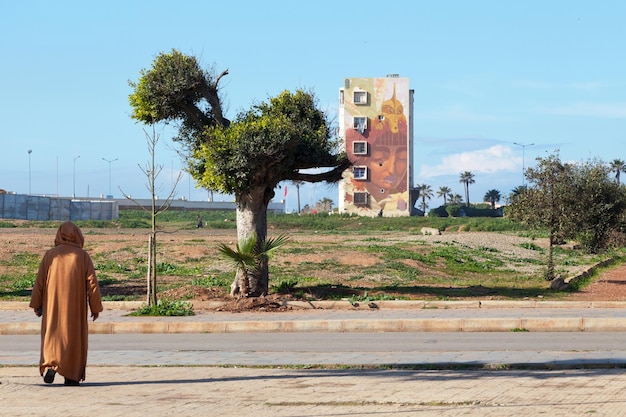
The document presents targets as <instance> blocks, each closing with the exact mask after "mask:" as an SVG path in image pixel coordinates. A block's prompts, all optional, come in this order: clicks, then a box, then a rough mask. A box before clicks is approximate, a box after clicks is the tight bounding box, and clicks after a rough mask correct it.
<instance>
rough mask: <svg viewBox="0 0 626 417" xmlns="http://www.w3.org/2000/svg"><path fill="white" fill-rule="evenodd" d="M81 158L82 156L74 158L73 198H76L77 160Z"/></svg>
mask: <svg viewBox="0 0 626 417" xmlns="http://www.w3.org/2000/svg"><path fill="white" fill-rule="evenodd" d="M78 158H80V155H78V156H75V157H74V174H73V176H74V178H73V180H72V198H75V197H76V160H77V159H78Z"/></svg>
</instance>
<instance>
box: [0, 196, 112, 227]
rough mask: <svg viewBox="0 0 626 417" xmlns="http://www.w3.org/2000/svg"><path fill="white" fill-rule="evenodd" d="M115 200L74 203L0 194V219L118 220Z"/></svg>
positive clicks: (64, 200)
mask: <svg viewBox="0 0 626 417" xmlns="http://www.w3.org/2000/svg"><path fill="white" fill-rule="evenodd" d="M118 217H119V207H118V203H117V201H114V200H73V199H71V198H60V197H43V196H34V195H24V194H0V218H2V219H15V220H62V221H66V220H72V221H74V220H115V219H117V218H118Z"/></svg>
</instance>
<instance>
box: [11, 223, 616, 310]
mask: <svg viewBox="0 0 626 417" xmlns="http://www.w3.org/2000/svg"><path fill="white" fill-rule="evenodd" d="M83 232H84V234H85V248H86V249H87V251H88V252H89V253H90V254H91V255H92V258H93V259H94V263H95V264H96V266H97V267H98V268H99V276H100V277H102V281H103V283H104V284H106V285H103V293H105V294H106V295H108V296H120V297H130V299H132V297H135V298H134V299H137V300H143V299H144V296H145V288H146V286H145V276H142V275H141V274H139V273H137V271H129V270H124V268H128V267H127V266H126V267H124V265H128V264H129V263H132V262H134V261H136V262H142V260H145V259H146V258H147V240H148V238H147V232H145V231H137V230H130V229H129V230H124V229H120V230H111V229H85V230H83ZM54 234H55V230H54V229H36V228H33V229H25V228H16V229H0V277H1V276H2V275H8V274H10V275H16V274H22V275H24V276H28V275H29V274H31V275H32V273H33V266H32V264H33V262H36V261H37V260H38V259H40V257H41V255H43V253H44V252H45V251H46V250H47V249H49V248H50V247H52V245H53V239H54ZM235 239H236V232H235V231H233V230H212V229H197V230H187V231H172V232H171V233H162V234H159V235H158V243H159V248H160V249H159V259H161V260H162V261H163V262H164V263H165V264H167V263H171V264H180V265H189V264H191V265H206V264H210V265H211V266H210V268H209V270H208V271H207V270H206V269H203V270H199V271H198V273H197V276H196V277H192V278H190V277H189V276H186V277H181V276H177V275H176V274H168V273H167V272H165V273H161V274H159V288H160V289H162V290H161V291H160V297H167V298H172V299H182V300H196V301H223V302H226V304H225V305H224V306H222V307H221V309H222V310H229V311H243V310H255V309H256V310H281V309H285V308H286V307H284V301H285V300H290V299H296V297H295V295H293V294H289V293H287V294H271V295H269V296H267V297H263V298H258V299H251V300H233V299H232V298H231V297H229V296H228V294H227V293H226V291H225V290H224V288H223V287H221V288H220V287H213V286H211V285H197V284H194V283H193V282H192V281H193V280H194V279H196V278H197V279H199V280H201V279H206V278H207V277H208V276H210V275H211V274H218V273H223V272H224V271H227V270H228V268H229V266H228V265H226V263H225V262H222V261H219V260H218V258H219V256H218V253H217V249H216V248H217V245H218V243H226V244H228V245H233V244H234V241H235ZM339 240H341V241H345V242H346V243H344V244H342V245H339V244H338V241H339ZM398 242H400V243H406V244H409V245H414V246H416V247H417V246H420V245H422V246H423V245H440V246H446V245H461V246H467V247H471V248H485V250H486V251H497V252H498V253H499V254H500V256H501V257H502V259H505V260H506V259H533V257H534V258H535V259H536V257H537V253H536V252H537V251H533V250H532V249H531V248H528V247H525V246H524V245H523V244H522V243H526V244H527V243H528V239H524V238H520V237H516V236H512V235H505V234H498V233H479V232H470V233H463V232H450V233H448V232H446V233H444V234H442V235H431V236H422V235H418V234H415V233H389V234H382V233H381V234H378V235H377V236H371V237H367V238H363V237H362V236H357V235H348V236H339V235H333V234H317V233H314V232H311V233H308V234H307V233H300V232H299V233H296V234H293V237H292V242H291V244H290V248H291V251H284V252H285V253H281V254H280V255H278V256H277V258H276V259H273V260H272V263H273V264H276V265H279V266H280V267H281V268H289V266H290V265H295V264H298V265H299V264H302V263H311V265H312V268H317V269H316V270H315V271H314V272H313V273H314V274H315V276H316V277H317V278H321V279H328V281H329V282H333V283H335V284H336V285H327V286H322V285H318V286H309V287H307V286H306V285H303V284H305V283H301V284H300V285H299V286H298V291H299V292H300V294H305V295H306V296H308V297H310V298H313V299H320V298H325V297H327V296H328V295H329V294H332V296H333V297H334V298H341V297H346V298H349V297H352V296H359V295H362V294H363V288H370V290H369V295H370V296H372V297H374V296H377V297H379V296H382V295H386V296H389V297H390V298H391V297H394V296H398V297H402V296H404V297H406V296H407V294H410V296H411V298H418V299H419V298H422V299H432V298H442V297H454V299H464V298H473V299H476V298H490V297H493V291H494V290H493V288H486V287H483V286H481V285H466V286H462V285H461V286H459V287H458V288H453V287H450V286H448V285H445V284H442V285H441V288H438V287H436V286H433V285H429V286H420V285H422V284H420V283H419V281H416V282H415V283H412V284H411V286H410V288H408V287H406V288H395V287H393V288H388V289H386V290H385V291H374V290H371V288H375V287H377V286H378V284H379V282H378V281H377V280H378V277H377V276H375V275H374V274H371V275H368V276H363V277H361V278H358V279H355V278H354V274H352V272H353V270H355V269H358V268H359V267H372V266H375V265H376V264H377V263H378V262H380V258H379V257H378V255H376V254H372V253H369V252H367V251H362V250H356V249H355V248H357V247H358V246H363V245H369V244H373V243H375V244H377V245H382V246H384V245H391V244H394V243H398ZM532 243H533V244H536V245H537V246H539V247H545V246H546V244H547V243H546V242H545V241H543V240H541V239H536V240H533V241H532ZM311 244H315V245H317V246H315V247H319V248H323V250H319V251H309V252H306V251H298V250H297V249H299V248H300V247H305V246H306V245H311ZM425 250H426V249H425ZM20 256H24V257H26V258H28V257H30V265H29V264H28V262H26V261H25V262H24V264H21V263H20V262H16V259H19V258H20ZM400 262H401V263H402V264H404V265H406V266H409V267H410V268H412V269H414V270H415V271H418V273H417V274H416V275H417V276H428V277H431V278H432V277H434V278H441V280H445V278H446V277H445V276H443V275H442V273H441V271H440V270H439V269H438V267H437V266H436V265H426V264H424V263H422V262H419V261H417V260H413V259H404V260H401V261H400ZM118 264H119V268H120V270H116V266H118ZM318 264H321V265H327V266H325V267H319V266H318ZM164 267H167V265H165V266H164ZM510 267H511V268H516V269H517V270H519V271H520V272H524V273H526V272H528V271H531V270H532V268H535V270H536V268H539V267H540V265H539V266H538V264H537V263H532V262H519V263H518V264H513V263H512V264H511V266H510ZM578 268H580V267H578ZM572 273H575V271H574V270H572ZM351 274H352V275H351ZM346 277H349V280H348V279H347V278H346ZM116 278H119V279H116ZM122 278H123V279H122ZM1 285H2V283H1V282H0V291H4V293H5V294H6V290H3V289H2V287H1ZM547 286H548V284H547V283H546V287H547ZM16 296H17V297H19V296H20V294H16ZM21 296H22V298H24V295H23V294H22V295H21ZM512 296H513V297H515V296H516V295H515V293H513V295H512ZM564 299H566V300H573V301H574V300H575V301H622V300H626V266H615V267H612V268H609V269H604V270H603V271H602V272H601V274H600V275H599V276H598V277H597V278H596V279H595V280H594V282H593V283H591V284H590V285H588V286H587V287H585V288H584V289H583V290H581V291H580V292H577V293H571V294H568V295H566V296H565V298H564Z"/></svg>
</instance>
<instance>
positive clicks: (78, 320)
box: [30, 222, 103, 381]
mask: <svg viewBox="0 0 626 417" xmlns="http://www.w3.org/2000/svg"><path fill="white" fill-rule="evenodd" d="M84 241H85V239H84V237H83V234H82V232H81V231H80V229H79V228H78V226H76V225H75V224H74V223H72V222H65V223H63V224H62V225H61V226H60V227H59V229H58V231H57V234H56V237H55V239H54V244H55V247H54V248H52V249H50V250H48V251H47V252H46V253H45V255H44V256H43V259H42V261H41V264H40V265H39V272H38V273H37V280H36V281H35V285H34V286H33V292H32V295H31V300H30V307H32V308H34V309H39V308H40V307H41V314H42V321H41V357H40V360H39V372H40V374H41V375H43V373H44V372H45V371H46V369H47V368H52V369H54V370H55V371H57V372H58V373H59V374H60V375H63V376H64V377H65V378H68V379H73V380H75V381H83V380H84V379H85V367H86V366H87V337H88V333H89V329H88V321H87V319H88V317H87V304H89V308H90V310H91V314H92V315H93V314H94V313H100V312H101V311H102V310H103V308H102V300H101V297H100V288H99V286H98V280H97V279H96V271H95V269H94V266H93V262H92V260H91V257H90V256H89V254H88V253H87V252H86V251H84V250H83V249H82V248H83V244H84Z"/></svg>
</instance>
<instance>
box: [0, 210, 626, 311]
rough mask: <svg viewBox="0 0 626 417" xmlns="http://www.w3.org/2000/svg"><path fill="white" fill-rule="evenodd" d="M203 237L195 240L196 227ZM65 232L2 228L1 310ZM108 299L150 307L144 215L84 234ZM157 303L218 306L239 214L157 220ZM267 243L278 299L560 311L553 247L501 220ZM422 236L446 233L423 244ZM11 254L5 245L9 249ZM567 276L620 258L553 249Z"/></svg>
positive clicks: (341, 221)
mask: <svg viewBox="0 0 626 417" xmlns="http://www.w3.org/2000/svg"><path fill="white" fill-rule="evenodd" d="M198 214H200V215H201V216H202V219H203V222H204V224H205V227H203V228H202V229H196V217H197V215H198ZM59 223H60V222H24V221H10V220H4V221H0V234H4V235H5V236H4V237H3V242H4V245H5V246H6V247H5V248H3V251H2V253H1V254H0V299H2V300H27V299H28V297H29V296H30V288H31V287H32V283H33V282H34V278H35V275H36V271H37V267H38V264H39V260H40V259H41V255H42V254H43V252H44V251H45V250H46V249H47V248H49V247H50V244H51V241H52V238H53V236H54V233H55V229H56V228H57V227H58V225H59ZM77 224H78V225H79V226H80V227H81V228H82V229H83V231H84V233H85V237H86V249H87V250H88V251H89V253H90V254H91V256H92V258H93V260H94V264H95V265H96V269H97V273H98V277H99V281H100V285H101V288H102V292H103V294H104V296H105V299H108V300H143V299H144V297H145V275H146V260H147V243H146V236H147V233H148V231H149V216H148V213H146V212H142V211H134V210H132V211H122V212H121V213H120V218H119V220H118V221H115V222H109V221H101V222H100V221H88V222H77ZM158 224H159V227H160V228H161V229H162V230H163V232H164V233H162V234H159V238H158V242H159V246H158V248H159V249H158V252H159V253H158V261H159V262H158V268H159V269H158V274H159V292H160V294H161V295H160V296H161V297H168V298H174V299H181V300H188V299H197V298H220V297H225V296H226V294H227V290H228V286H229V284H230V282H231V280H232V278H233V271H232V269H231V268H230V265H229V264H228V263H227V262H225V261H224V260H222V259H220V257H219V255H218V251H217V246H218V244H219V243H226V244H229V245H232V244H234V240H235V237H236V224H235V213H234V212H201V213H198V212H183V211H168V212H165V213H163V214H162V215H161V216H160V217H159V223H158ZM268 227H269V235H270V236H271V235H276V234H278V233H287V234H288V235H289V236H290V243H289V244H288V245H287V246H285V247H283V248H281V249H280V250H279V251H278V253H277V255H276V256H275V257H274V258H272V259H271V260H270V286H271V291H272V292H273V293H277V294H281V295H283V296H285V297H291V298H295V299H315V300H318V299H339V298H342V299H345V298H347V299H350V300H355V301H362V300H381V299H465V298H489V299H524V298H532V297H543V298H548V299H559V298H562V297H563V296H564V295H565V294H564V293H563V292H556V291H553V290H550V288H549V283H547V282H546V281H545V280H544V279H543V271H544V267H543V265H544V264H545V256H546V249H545V240H546V238H545V235H544V234H542V233H537V232H531V231H529V230H525V229H523V228H521V227H520V226H519V225H517V224H514V223H511V222H509V221H508V220H507V219H504V218H424V217H411V218H364V217H355V216H339V215H324V214H321V215H320V214H318V215H309V216H297V215H270V216H269V217H268ZM422 227H432V228H437V229H439V230H442V231H443V233H442V235H441V236H423V235H422V233H421V231H420V230H421V228H422ZM7 242H8V244H7ZM555 253H556V264H557V270H558V272H559V273H562V274H563V275H564V276H569V275H572V274H574V273H576V271H578V270H582V269H584V268H585V267H587V266H589V265H593V264H595V263H597V262H600V261H602V260H604V259H607V258H609V257H613V258H618V259H621V257H622V256H623V253H622V251H616V252H611V253H605V254H602V255H600V256H591V255H585V254H582V253H580V252H579V251H578V250H576V249H574V248H573V246H572V245H563V246H559V247H557V248H556V252H555Z"/></svg>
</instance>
